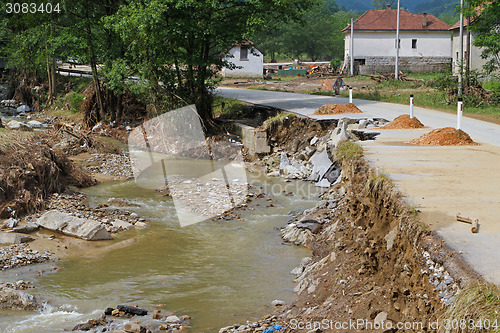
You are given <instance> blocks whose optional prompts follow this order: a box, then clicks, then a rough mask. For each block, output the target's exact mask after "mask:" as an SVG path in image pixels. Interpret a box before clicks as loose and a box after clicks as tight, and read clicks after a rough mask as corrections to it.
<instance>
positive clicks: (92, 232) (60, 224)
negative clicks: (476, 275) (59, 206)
mask: <svg viewBox="0 0 500 333" xmlns="http://www.w3.org/2000/svg"><path fill="white" fill-rule="evenodd" d="M36 223H37V224H38V225H39V226H40V227H42V228H45V229H48V230H52V231H57V232H61V233H63V234H64V235H67V236H73V237H77V238H81V239H84V240H88V241H96V240H109V239H113V237H111V235H110V234H109V232H108V231H107V230H106V228H105V226H104V225H103V224H102V223H100V222H97V221H94V220H90V219H84V218H79V217H75V216H72V215H70V214H66V213H63V212H60V211H57V210H51V211H48V212H46V213H45V214H43V215H42V216H41V217H40V218H39V219H38V220H37V221H36Z"/></svg>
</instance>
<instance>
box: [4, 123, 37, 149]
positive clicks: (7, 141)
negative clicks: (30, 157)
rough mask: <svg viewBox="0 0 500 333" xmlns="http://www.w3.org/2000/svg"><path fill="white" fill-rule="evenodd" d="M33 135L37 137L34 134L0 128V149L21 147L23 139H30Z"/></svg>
mask: <svg viewBox="0 0 500 333" xmlns="http://www.w3.org/2000/svg"><path fill="white" fill-rule="evenodd" d="M35 135H37V134H36V132H28V131H21V130H10V129H7V128H0V148H9V147H13V146H16V145H21V143H22V142H23V141H24V139H27V138H31V137H33V136H35ZM21 147H22V145H21Z"/></svg>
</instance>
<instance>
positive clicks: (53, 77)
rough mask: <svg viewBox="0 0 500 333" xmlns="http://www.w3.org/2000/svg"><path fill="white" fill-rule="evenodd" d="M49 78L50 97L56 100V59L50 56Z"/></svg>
mask: <svg viewBox="0 0 500 333" xmlns="http://www.w3.org/2000/svg"><path fill="white" fill-rule="evenodd" d="M50 76H51V79H50V81H51V83H52V84H51V88H52V91H51V95H52V98H56V96H57V84H56V57H54V56H52V62H51V66H50Z"/></svg>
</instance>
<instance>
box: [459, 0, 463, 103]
mask: <svg viewBox="0 0 500 333" xmlns="http://www.w3.org/2000/svg"><path fill="white" fill-rule="evenodd" d="M463 9H464V0H460V51H459V55H458V96H461V95H462V81H463V70H464V14H463Z"/></svg>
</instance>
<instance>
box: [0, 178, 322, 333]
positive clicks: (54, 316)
mask: <svg viewBox="0 0 500 333" xmlns="http://www.w3.org/2000/svg"><path fill="white" fill-rule="evenodd" d="M251 183H252V184H254V185H259V186H263V188H264V192H265V193H267V194H268V195H269V196H271V197H272V198H273V202H272V204H273V205H274V207H272V206H271V207H270V202H269V201H266V200H265V198H259V199H255V200H254V201H253V202H252V204H250V205H249V207H250V208H249V209H247V210H244V211H240V212H239V213H240V214H241V218H242V219H243V220H220V221H211V222H202V223H197V224H193V225H190V226H187V227H181V226H180V225H179V222H178V220H177V218H176V214H175V210H174V205H173V202H172V200H171V199H168V198H165V197H164V196H162V195H161V194H160V193H158V192H155V191H153V190H147V189H142V188H139V187H138V186H137V185H136V184H135V182H134V181H127V182H118V183H107V184H101V185H98V186H95V187H92V188H89V189H86V190H85V193H86V194H87V195H88V196H89V200H90V203H91V204H93V205H95V204H98V203H103V202H106V201H107V200H108V199H109V198H110V197H115V198H126V199H130V200H133V201H134V202H136V203H138V204H139V205H140V207H135V208H134V207H132V208H130V207H127V208H126V209H127V210H129V211H131V212H136V213H137V214H139V215H140V216H143V217H145V218H146V220H147V221H149V222H150V223H149V224H150V225H149V227H148V228H145V229H142V230H132V231H128V232H125V233H123V234H122V235H121V236H120V237H119V239H118V240H115V241H112V242H115V243H117V244H120V243H119V242H122V243H121V244H123V245H120V246H116V247H115V248H114V249H113V250H108V251H104V250H102V248H104V247H105V246H108V245H109V242H108V243H99V242H96V243H95V244H92V247H93V248H89V250H87V251H84V252H83V253H79V254H78V255H77V256H73V257H70V258H67V259H64V260H61V261H59V262H57V263H50V264H48V265H46V267H55V266H58V267H60V269H58V270H57V273H54V274H44V275H42V276H37V275H36V274H35V272H36V271H37V270H39V269H41V268H40V266H34V267H30V268H24V269H22V270H20V269H18V270H11V271H8V272H0V279H1V280H2V281H11V280H12V281H17V280H19V279H25V280H30V281H34V283H35V285H36V288H35V289H32V292H33V293H34V294H35V295H39V296H42V297H44V298H45V299H48V300H49V301H50V302H49V304H50V305H48V306H46V308H45V309H44V310H43V311H41V312H24V311H7V310H2V311H0V332H61V331H63V330H65V329H70V330H71V328H72V327H73V326H74V325H76V324H78V323H81V322H85V321H86V320H88V319H93V318H96V317H99V315H100V314H101V313H102V312H103V310H104V309H105V308H106V307H108V306H111V307H115V306H116V305H117V304H131V303H135V304H138V305H139V306H141V307H146V308H148V307H149V308H150V309H151V308H152V306H154V305H157V304H164V306H163V307H161V309H165V310H168V311H174V312H175V313H176V314H178V315H184V314H187V315H190V316H191V317H192V318H193V319H192V321H191V324H192V327H193V329H192V330H191V331H192V332H217V331H218V329H219V328H220V327H223V326H227V325H229V324H233V323H236V322H241V323H244V322H245V321H246V320H249V319H254V318H259V317H261V316H262V315H264V314H266V313H268V312H270V310H271V309H270V308H271V302H272V301H273V300H274V299H280V300H284V301H287V302H289V301H291V300H292V299H293V297H294V294H293V291H292V289H293V287H294V284H293V281H292V279H293V277H292V276H291V275H290V271H291V270H292V269H293V268H294V267H295V266H297V265H298V263H299V262H300V260H301V259H302V258H303V257H305V256H309V255H310V252H309V251H307V250H305V249H304V248H301V247H296V246H293V245H289V244H288V245H287V244H283V243H282V240H281V238H280V236H279V232H278V230H277V229H276V228H278V227H281V226H283V225H285V224H286V223H287V221H288V220H290V219H291V218H292V212H294V211H295V212H297V211H300V210H304V209H307V208H311V207H313V206H314V204H315V202H316V201H317V193H316V188H314V187H312V186H310V185H309V184H307V183H304V182H295V181H292V182H288V183H285V182H284V181H283V180H281V179H276V178H267V177H253V178H251ZM282 189H285V192H282ZM273 192H274V193H273ZM290 192H292V193H294V195H290ZM287 193H288V195H287ZM124 240H126V241H125V242H123V241H124ZM99 249H101V250H100V251H99Z"/></svg>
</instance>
